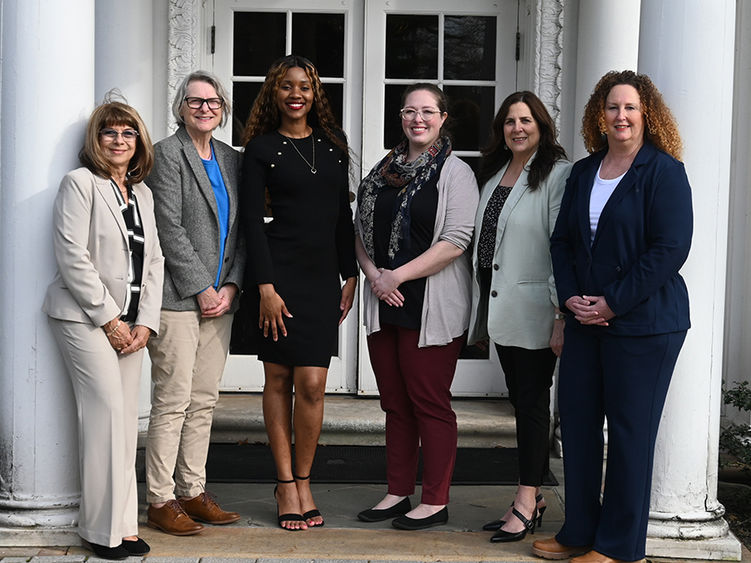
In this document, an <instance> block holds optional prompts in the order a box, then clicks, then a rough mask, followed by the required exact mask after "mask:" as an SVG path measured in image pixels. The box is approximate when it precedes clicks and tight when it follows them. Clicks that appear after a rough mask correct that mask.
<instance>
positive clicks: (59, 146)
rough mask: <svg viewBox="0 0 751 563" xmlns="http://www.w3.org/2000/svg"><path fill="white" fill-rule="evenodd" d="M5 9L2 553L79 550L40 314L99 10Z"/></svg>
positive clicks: (87, 3)
mask: <svg viewBox="0 0 751 563" xmlns="http://www.w3.org/2000/svg"><path fill="white" fill-rule="evenodd" d="M0 7H1V9H2V17H0V22H1V24H2V31H1V32H2V35H1V37H2V55H3V56H2V86H1V87H2V98H1V99H2V107H1V108H0V127H1V129H2V136H1V139H2V141H1V145H0V198H2V199H1V201H2V203H1V204H0V271H1V272H2V273H3V289H2V291H0V311H2V314H0V545H69V544H71V543H76V542H77V537H78V536H77V535H76V534H75V527H74V526H75V523H76V520H77V514H78V499H79V494H80V488H79V478H78V444H77V437H76V416H75V412H76V409H75V403H74V400H73V393H72V390H71V385H70V381H69V379H68V376H67V374H66V373H65V371H64V369H63V367H62V362H61V360H60V357H59V355H58V351H57V347H56V345H55V342H54V340H53V338H52V335H51V333H50V331H49V329H48V326H47V319H46V315H44V314H43V313H42V311H41V309H40V308H41V305H42V301H43V298H44V292H45V289H46V286H47V284H48V283H49V282H50V281H51V280H52V277H53V274H54V271H55V262H54V257H53V254H52V234H51V233H52V224H51V219H52V202H53V199H54V197H55V194H56V192H57V187H58V184H59V182H60V179H61V178H62V176H63V175H64V174H65V173H66V172H67V171H68V170H70V169H72V168H74V167H75V166H77V158H76V155H77V152H78V149H79V148H80V147H81V144H82V141H83V131H84V126H85V122H86V118H87V117H88V115H89V112H90V111H91V109H92V104H93V99H94V0H67V1H66V2H28V1H27V0H5V1H4V2H2V3H0Z"/></svg>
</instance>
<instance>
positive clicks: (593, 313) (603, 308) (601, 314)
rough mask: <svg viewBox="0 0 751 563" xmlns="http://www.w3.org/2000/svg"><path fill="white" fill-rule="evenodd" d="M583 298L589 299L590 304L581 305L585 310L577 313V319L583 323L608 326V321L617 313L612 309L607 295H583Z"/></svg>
mask: <svg viewBox="0 0 751 563" xmlns="http://www.w3.org/2000/svg"><path fill="white" fill-rule="evenodd" d="M582 298H583V299H584V300H586V301H589V305H585V306H583V307H581V309H582V311H583V312H582V313H580V314H577V315H576V317H575V318H576V320H577V321H579V322H580V323H581V324H583V325H599V326H608V321H609V320H610V319H612V318H613V317H615V313H614V312H613V311H612V310H611V309H610V306H609V305H608V302H607V301H606V300H605V297H604V296H602V295H595V296H592V295H582Z"/></svg>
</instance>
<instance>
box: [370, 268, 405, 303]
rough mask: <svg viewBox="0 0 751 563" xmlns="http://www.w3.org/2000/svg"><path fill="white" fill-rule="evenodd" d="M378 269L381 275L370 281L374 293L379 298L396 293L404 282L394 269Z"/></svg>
mask: <svg viewBox="0 0 751 563" xmlns="http://www.w3.org/2000/svg"><path fill="white" fill-rule="evenodd" d="M378 271H379V272H381V275H380V276H378V277H377V278H376V279H375V280H374V281H372V282H371V283H370V287H371V288H372V289H373V293H375V294H376V297H378V299H384V298H385V297H386V296H387V295H391V294H392V293H394V290H396V288H397V287H399V286H400V285H401V283H402V282H401V280H400V279H399V278H398V276H397V275H396V272H394V270H387V269H386V268H378Z"/></svg>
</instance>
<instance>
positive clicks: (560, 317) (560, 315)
mask: <svg viewBox="0 0 751 563" xmlns="http://www.w3.org/2000/svg"><path fill="white" fill-rule="evenodd" d="M553 318H554V319H555V320H556V321H562V320H563V319H565V318H566V315H565V314H564V313H559V312H558V311H556V312H555V315H553Z"/></svg>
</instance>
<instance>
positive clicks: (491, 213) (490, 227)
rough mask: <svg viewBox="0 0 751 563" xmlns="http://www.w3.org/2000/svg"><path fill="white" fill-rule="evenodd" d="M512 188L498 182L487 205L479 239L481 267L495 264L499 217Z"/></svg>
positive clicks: (478, 252)
mask: <svg viewBox="0 0 751 563" xmlns="http://www.w3.org/2000/svg"><path fill="white" fill-rule="evenodd" d="M512 189H513V187H512V186H501V185H500V184H498V185H497V186H496V187H495V190H493V194H492V195H491V196H490V199H489V200H488V204H487V205H486V206H485V213H484V214H483V216H482V227H481V228H480V236H479V238H478V239H477V262H478V264H479V266H480V268H490V267H491V266H492V265H493V255H494V254H495V237H496V234H497V233H498V218H499V217H500V216H501V210H503V206H504V205H505V203H506V200H507V199H508V196H509V194H510V193H511V190H512Z"/></svg>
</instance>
